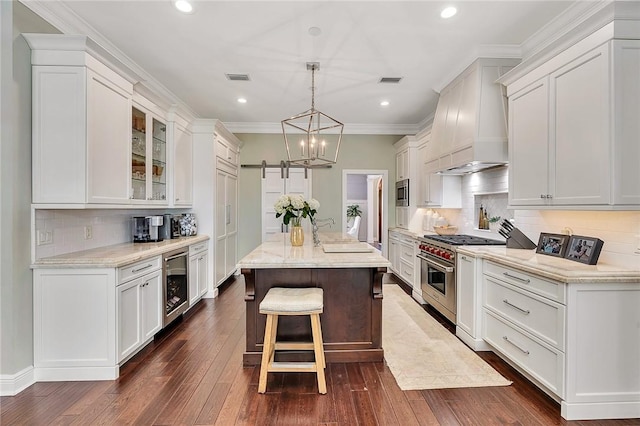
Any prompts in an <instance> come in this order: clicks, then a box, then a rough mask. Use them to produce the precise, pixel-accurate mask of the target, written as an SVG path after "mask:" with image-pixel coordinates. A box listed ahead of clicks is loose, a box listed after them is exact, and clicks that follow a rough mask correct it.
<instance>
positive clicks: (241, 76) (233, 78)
mask: <svg viewBox="0 0 640 426" xmlns="http://www.w3.org/2000/svg"><path fill="white" fill-rule="evenodd" d="M225 75H226V76H227V79H228V80H231V81H249V74H225Z"/></svg>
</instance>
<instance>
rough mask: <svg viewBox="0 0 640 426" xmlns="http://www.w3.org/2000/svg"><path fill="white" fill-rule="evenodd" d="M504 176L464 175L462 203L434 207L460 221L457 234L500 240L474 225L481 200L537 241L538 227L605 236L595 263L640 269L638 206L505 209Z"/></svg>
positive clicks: (504, 171)
mask: <svg viewBox="0 0 640 426" xmlns="http://www.w3.org/2000/svg"><path fill="white" fill-rule="evenodd" d="M508 176H509V169H508V167H501V168H497V169H491V170H487V171H484V172H479V173H472V174H469V175H464V176H463V177H462V208H461V209H437V210H436V211H437V212H438V213H439V214H440V215H442V216H444V217H446V218H447V220H448V221H449V223H450V224H452V225H456V226H458V228H459V229H458V232H459V233H465V234H471V235H479V236H485V237H490V238H494V239H503V238H502V237H501V236H500V235H499V234H498V233H497V231H495V230H478V229H477V227H478V220H477V219H478V211H477V210H478V209H479V206H480V204H479V202H482V203H483V204H485V205H490V206H491V207H490V208H489V214H490V215H491V216H503V215H504V217H507V218H513V222H514V224H515V226H516V227H518V228H519V229H520V230H521V231H522V232H523V233H524V234H525V235H526V236H527V237H529V238H530V239H531V240H532V241H533V242H535V243H537V242H538V238H539V237H540V233H541V232H547V233H556V234H559V233H562V232H563V231H569V232H571V233H573V234H574V235H585V236H589V237H596V238H600V239H601V240H603V241H604V246H603V248H602V252H601V254H600V259H599V260H598V263H601V262H602V263H608V264H613V265H619V266H625V267H630V268H636V269H638V268H640V211H566V210H562V211H559V210H506V203H505V201H506V197H507V191H508ZM503 205H504V206H505V207H504V210H503V209H502V207H501V206H503ZM419 211H422V212H423V213H424V212H426V211H427V210H426V209H419Z"/></svg>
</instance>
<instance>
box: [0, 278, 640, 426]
mask: <svg viewBox="0 0 640 426" xmlns="http://www.w3.org/2000/svg"><path fill="white" fill-rule="evenodd" d="M243 284H244V283H243V282H242V280H241V279H240V280H236V281H234V280H231V282H230V283H229V284H228V285H226V286H225V289H224V291H222V292H221V294H220V297H218V298H216V299H207V300H203V301H201V302H200V303H199V304H198V305H196V306H195V307H194V308H193V309H192V310H191V311H190V312H188V313H187V314H186V315H185V317H184V318H183V319H182V320H180V321H178V322H177V323H175V324H174V325H172V326H171V327H170V328H169V329H167V330H165V331H163V332H162V333H161V334H160V335H158V336H157V337H156V339H155V340H154V342H153V343H151V344H150V345H149V346H147V347H146V348H145V349H144V350H143V351H142V352H141V353H139V354H137V355H136V356H135V357H134V358H133V359H132V360H130V361H129V362H127V363H126V364H125V365H124V366H123V368H122V369H121V375H120V378H119V379H118V380H115V381H106V382H54V383H36V384H35V385H33V386H31V387H29V388H28V389H26V390H24V391H23V392H21V393H20V394H19V395H17V396H15V397H2V398H1V399H0V404H1V417H0V424H2V425H50V424H51V425H100V424H102V425H113V424H140V425H174V424H175V425H192V424H196V425H213V424H215V425H236V424H238V425H245V424H248V425H254V424H255V425H257V424H260V425H262V424H271V425H288V424H301V425H357V424H359V425H400V426H405V425H474V426H475V425H503V424H512V425H556V424H559V425H562V424H568V425H638V424H640V419H636V420H620V421H592V422H566V421H564V420H563V419H562V418H561V417H560V407H559V405H558V404H557V403H555V402H554V401H553V400H551V399H550V398H549V397H547V396H546V395H545V394H543V393H542V392H540V391H539V390H538V389H537V388H535V387H534V386H533V385H531V384H530V383H529V382H528V381H527V380H525V379H524V378H523V377H522V376H521V375H519V374H518V373H517V372H515V371H514V370H513V369H512V368H510V367H509V366H508V365H506V364H505V363H504V362H503V361H501V360H500V359H499V358H498V357H496V356H495V355H493V354H492V353H488V352H485V353H481V356H482V358H484V359H485V360H486V361H487V362H488V363H490V364H491V365H493V366H494V367H495V368H496V369H497V370H498V371H499V372H500V373H502V374H503V375H504V376H505V377H507V378H508V379H509V380H512V381H513V385H511V386H507V387H489V388H467V389H441V390H425V391H402V390H400V389H399V388H398V386H397V384H396V382H395V379H394V378H393V375H392V374H391V372H390V371H389V368H388V367H387V366H386V365H385V364H384V363H359V364H328V365H327V370H326V372H327V388H328V393H327V395H319V394H318V393H317V386H316V383H315V376H314V375H313V374H308V373H307V374H304V373H286V374H282V373H281V374H270V375H269V376H270V377H269V382H268V387H267V390H268V392H267V393H266V394H263V395H260V394H258V392H257V388H258V375H259V368H243V367H242V353H243V350H244V344H245V340H244V328H245V327H244V322H245V316H244V315H245V307H244V300H243V295H244V293H243ZM416 362H428V360H421V361H420V360H416Z"/></svg>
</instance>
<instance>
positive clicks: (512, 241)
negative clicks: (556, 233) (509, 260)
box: [507, 228, 538, 249]
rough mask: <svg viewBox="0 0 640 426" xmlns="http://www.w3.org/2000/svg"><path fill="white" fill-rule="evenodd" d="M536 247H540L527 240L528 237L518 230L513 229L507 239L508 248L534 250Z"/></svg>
mask: <svg viewBox="0 0 640 426" xmlns="http://www.w3.org/2000/svg"><path fill="white" fill-rule="evenodd" d="M536 247H538V245H537V244H536V243H534V242H533V241H531V240H530V239H529V238H527V236H526V235H524V234H523V233H522V231H520V230H519V229H518V228H513V230H511V232H509V237H508V238H507V248H517V249H534V248H536Z"/></svg>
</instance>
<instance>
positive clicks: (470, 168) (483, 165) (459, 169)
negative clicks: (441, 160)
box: [438, 161, 507, 175]
mask: <svg viewBox="0 0 640 426" xmlns="http://www.w3.org/2000/svg"><path fill="white" fill-rule="evenodd" d="M506 164H507V163H505V162H501V163H490V162H484V161H472V162H470V163H465V164H462V165H460V166H454V167H450V168H448V169H444V170H440V171H439V172H438V174H439V175H466V174H468V173H475V172H479V171H481V170H487V169H493V168H495V167H502V166H504V165H506Z"/></svg>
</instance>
